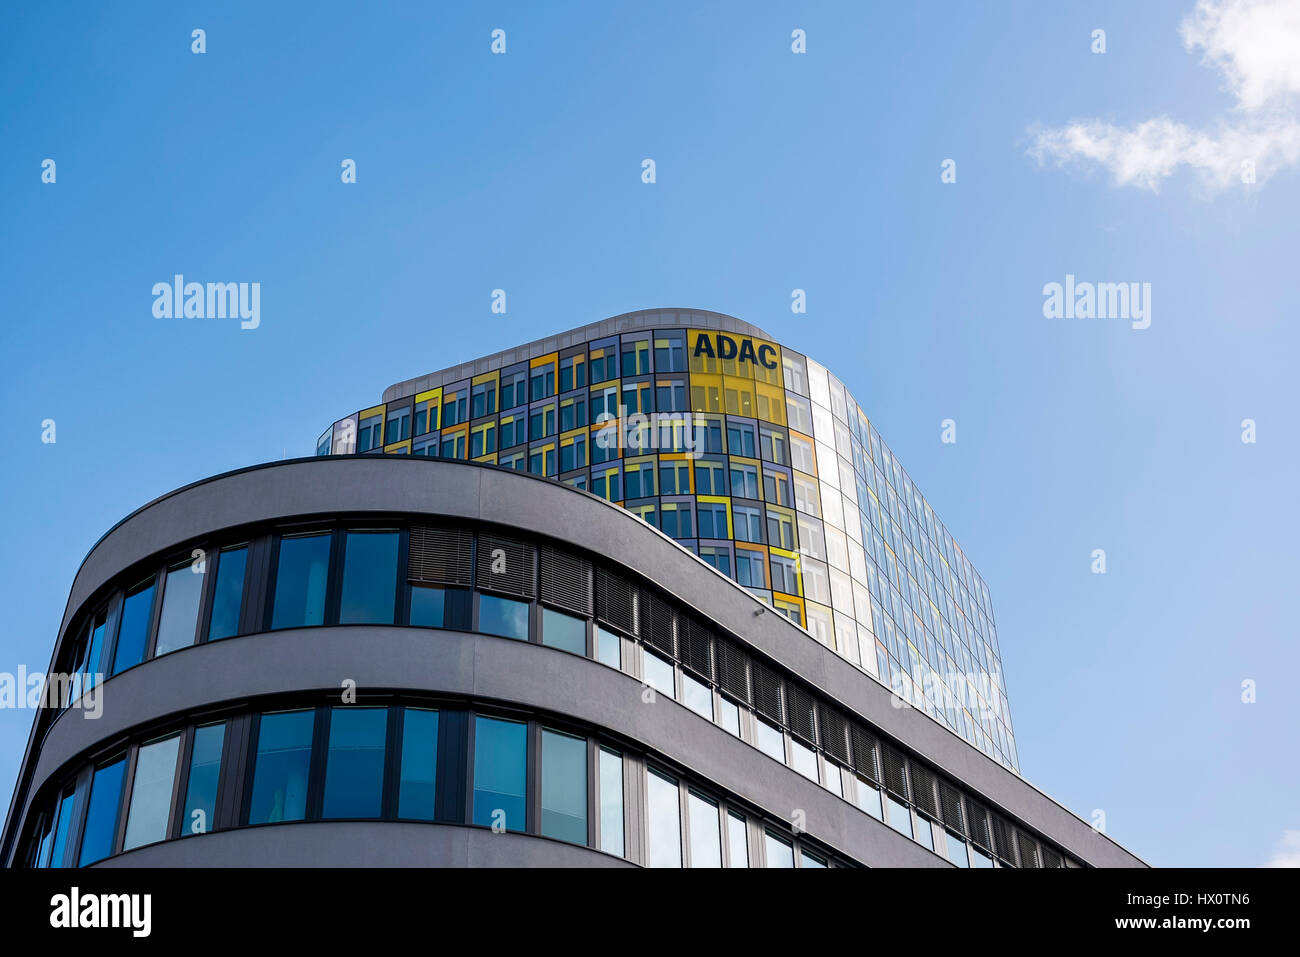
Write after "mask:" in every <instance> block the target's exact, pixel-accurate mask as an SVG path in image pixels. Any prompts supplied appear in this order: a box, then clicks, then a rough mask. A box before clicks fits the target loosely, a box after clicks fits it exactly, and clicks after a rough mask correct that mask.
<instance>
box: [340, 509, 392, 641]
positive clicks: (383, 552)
mask: <svg viewBox="0 0 1300 957" xmlns="http://www.w3.org/2000/svg"><path fill="white" fill-rule="evenodd" d="M400 540H401V536H400V535H399V534H398V533H397V532H391V531H388V532H369V531H366V532H348V534H347V541H346V543H345V545H344V549H343V596H342V598H341V600H340V603H339V623H340V624H343V625H355V624H372V625H391V624H392V623H393V609H394V608H395V607H396V604H397V548H398V543H399V541H400Z"/></svg>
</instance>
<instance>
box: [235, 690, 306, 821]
mask: <svg viewBox="0 0 1300 957" xmlns="http://www.w3.org/2000/svg"><path fill="white" fill-rule="evenodd" d="M315 718H316V714H315V712H313V711H282V712H280V713H278V714H264V715H262V720H261V725H260V727H259V729H258V733H257V757H256V760H255V762H254V765H253V797H252V801H251V802H250V806H249V811H248V823H249V824H268V823H274V822H278V821H301V820H302V819H303V816H304V815H305V814H306V813H307V775H308V772H309V771H310V770H311V736H312V729H313V727H314V726H315Z"/></svg>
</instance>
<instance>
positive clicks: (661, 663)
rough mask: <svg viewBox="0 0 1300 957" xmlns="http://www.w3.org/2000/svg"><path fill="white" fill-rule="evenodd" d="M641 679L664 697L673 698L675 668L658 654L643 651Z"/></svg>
mask: <svg viewBox="0 0 1300 957" xmlns="http://www.w3.org/2000/svg"><path fill="white" fill-rule="evenodd" d="M641 650H642V652H643V654H642V655H641V677H642V680H643V681H645V683H646V684H648V685H649V686H650V687H652V688H654V689H655V691H658V692H659V693H660V694H662V695H667V696H668V697H670V698H671V697H673V691H674V689H673V666H672V663H671V662H668V661H665V660H664V659H663V658H660V657H659V656H658V655H656V654H652V653H651V652H649V651H647V650H646V649H644V648H643V649H641Z"/></svg>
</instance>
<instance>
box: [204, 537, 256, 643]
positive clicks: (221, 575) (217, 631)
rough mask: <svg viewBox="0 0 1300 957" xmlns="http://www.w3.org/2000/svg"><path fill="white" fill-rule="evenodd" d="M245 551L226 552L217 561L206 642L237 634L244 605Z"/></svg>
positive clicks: (246, 553) (246, 560)
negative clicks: (210, 617) (215, 581)
mask: <svg viewBox="0 0 1300 957" xmlns="http://www.w3.org/2000/svg"><path fill="white" fill-rule="evenodd" d="M247 567H248V549H247V548H246V547H244V546H240V547H239V548H228V549H226V550H224V551H223V552H222V553H221V554H220V556H219V557H218V558H217V584H216V587H215V588H214V590H213V593H212V619H211V621H210V623H209V625H208V638H209V640H212V639H216V638H229V637H230V636H231V635H237V634H239V611H240V609H241V608H242V607H243V604H244V569H245V568H247Z"/></svg>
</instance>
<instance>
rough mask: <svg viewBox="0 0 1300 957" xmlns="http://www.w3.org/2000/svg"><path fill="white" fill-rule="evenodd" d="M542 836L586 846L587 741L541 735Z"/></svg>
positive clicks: (546, 732) (549, 732) (551, 733)
mask: <svg viewBox="0 0 1300 957" xmlns="http://www.w3.org/2000/svg"><path fill="white" fill-rule="evenodd" d="M541 827H542V834H544V835H545V836H546V837H554V838H558V839H559V840H561V841H571V842H572V843H574V844H586V843H587V740H586V738H575V737H573V736H572V735H568V734H561V733H560V732H558V731H552V730H550V729H549V728H546V729H543V731H542V822H541Z"/></svg>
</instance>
